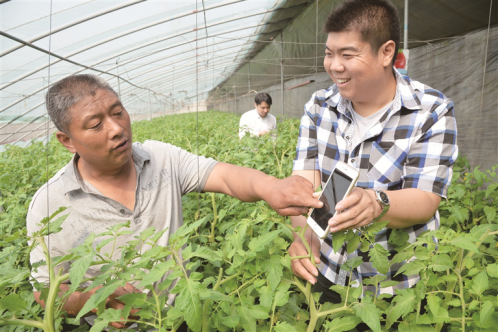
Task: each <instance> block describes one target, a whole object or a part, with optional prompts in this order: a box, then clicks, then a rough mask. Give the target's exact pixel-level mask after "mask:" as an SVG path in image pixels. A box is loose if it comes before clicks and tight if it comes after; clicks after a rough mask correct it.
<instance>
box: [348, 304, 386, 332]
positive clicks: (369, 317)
mask: <svg viewBox="0 0 498 332" xmlns="http://www.w3.org/2000/svg"><path fill="white" fill-rule="evenodd" d="M353 311H354V313H355V315H356V316H358V317H360V318H361V320H362V321H363V322H364V323H366V324H367V325H368V327H370V328H371V329H372V330H373V331H374V332H380V331H381V330H380V320H379V317H380V313H379V310H378V309H377V307H376V306H375V304H373V303H372V298H371V297H368V296H367V297H364V298H363V299H362V300H361V303H359V304H355V305H354V306H353Z"/></svg>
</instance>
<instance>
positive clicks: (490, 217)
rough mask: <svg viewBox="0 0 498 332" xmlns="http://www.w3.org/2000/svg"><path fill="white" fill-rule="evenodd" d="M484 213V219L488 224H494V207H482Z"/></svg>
mask: <svg viewBox="0 0 498 332" xmlns="http://www.w3.org/2000/svg"><path fill="white" fill-rule="evenodd" d="M483 210H484V213H485V214H486V219H488V222H489V223H492V222H494V223H496V222H497V221H496V210H495V208H494V207H491V206H485V207H484V209H483Z"/></svg>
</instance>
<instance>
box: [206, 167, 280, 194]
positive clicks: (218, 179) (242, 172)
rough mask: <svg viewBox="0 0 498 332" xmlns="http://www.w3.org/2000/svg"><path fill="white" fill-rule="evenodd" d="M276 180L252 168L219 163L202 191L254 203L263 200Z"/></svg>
mask: <svg viewBox="0 0 498 332" xmlns="http://www.w3.org/2000/svg"><path fill="white" fill-rule="evenodd" d="M277 180H278V179H277V178H275V177H272V176H269V175H266V174H265V173H263V172H261V171H258V170H255V169H252V168H247V167H240V166H235V165H231V164H226V163H221V162H220V163H218V164H217V165H216V166H215V168H214V169H213V171H212V174H211V175H210V176H209V178H208V181H207V183H206V186H205V187H204V191H210V192H218V193H223V194H227V195H230V196H232V197H235V198H237V199H239V200H241V201H243V202H256V201H259V200H262V199H265V196H266V193H265V191H267V190H265V189H268V188H269V187H271V186H272V184H273V183H274V182H275V181H277Z"/></svg>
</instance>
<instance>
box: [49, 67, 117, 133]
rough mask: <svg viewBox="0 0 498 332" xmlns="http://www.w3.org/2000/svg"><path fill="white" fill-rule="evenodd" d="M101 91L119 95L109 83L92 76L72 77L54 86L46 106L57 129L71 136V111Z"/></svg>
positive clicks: (50, 90)
mask: <svg viewBox="0 0 498 332" xmlns="http://www.w3.org/2000/svg"><path fill="white" fill-rule="evenodd" d="M101 89H102V90H108V91H111V92H112V93H114V94H115V95H116V96H117V95H118V94H117V93H116V91H114V90H113V88H112V87H111V86H110V85H109V83H107V81H105V80H104V79H103V78H101V77H100V76H97V75H91V74H80V75H71V76H68V77H65V78H63V79H61V80H60V81H58V82H57V83H55V84H54V85H52V87H51V88H50V89H49V90H48V92H47V95H46V96H45V105H46V107H47V111H48V115H49V116H50V119H51V120H52V122H53V123H54V125H55V127H56V128H57V129H58V130H60V131H62V132H63V133H66V134H68V135H69V125H70V124H71V116H70V114H69V109H70V108H71V107H72V106H73V105H74V104H76V103H78V102H79V101H80V100H82V99H83V98H85V97H86V96H95V94H96V93H97V90H101Z"/></svg>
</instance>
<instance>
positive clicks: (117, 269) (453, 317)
mask: <svg viewBox="0 0 498 332" xmlns="http://www.w3.org/2000/svg"><path fill="white" fill-rule="evenodd" d="M238 120H239V119H238V117H237V116H235V115H233V114H224V113H220V112H206V113H200V114H198V115H197V114H183V115H172V116H167V117H161V118H156V119H154V120H153V121H142V122H138V123H134V124H133V133H134V135H135V137H134V140H135V141H143V140H145V139H156V140H161V141H165V142H169V143H172V144H175V145H177V146H180V147H182V148H184V149H186V150H188V151H191V152H193V153H197V154H200V155H205V156H207V157H213V158H215V159H217V160H220V161H224V162H229V163H233V164H237V165H241V166H247V167H251V168H256V169H259V170H262V171H263V172H265V173H267V174H271V175H273V176H276V177H280V178H281V177H285V176H289V175H290V172H291V169H292V160H293V158H294V153H295V152H294V151H295V149H294V147H295V143H296V138H297V136H298V125H299V121H298V120H296V119H289V120H285V121H283V122H282V123H279V134H278V138H277V139H276V141H273V140H271V139H270V138H262V139H253V138H250V137H245V138H244V139H242V140H239V139H238V136H237V126H238ZM47 152H48V153H47ZM47 156H48V157H47ZM70 157H71V156H70V154H69V153H68V152H67V151H65V150H64V148H63V147H62V146H61V145H60V144H58V143H57V142H56V141H51V142H50V144H49V145H48V146H44V145H42V144H41V143H37V144H34V145H32V146H30V147H28V148H26V149H21V148H17V147H10V148H9V149H8V150H7V151H6V152H4V153H2V154H0V192H1V193H2V197H0V206H2V207H3V208H4V212H3V213H0V231H1V233H0V234H1V235H0V248H1V249H2V251H1V254H0V330H2V331H4V330H5V331H40V330H44V331H51V332H52V331H57V330H62V323H66V324H67V323H71V324H74V325H79V317H77V319H72V318H68V317H67V315H66V314H65V313H64V312H63V311H62V310H61V305H62V303H63V301H64V300H65V298H66V297H67V296H68V295H69V294H70V293H71V292H74V291H75V290H82V288H80V285H81V283H83V282H89V283H90V284H91V285H90V286H89V287H88V288H87V289H91V288H94V287H96V286H102V287H101V288H100V289H99V290H97V291H96V292H95V294H94V295H92V296H91V297H90V300H89V301H88V302H87V305H86V306H85V307H84V309H83V310H82V311H81V312H80V314H79V316H82V315H84V314H85V313H87V312H89V311H90V310H94V309H96V311H97V313H98V318H97V319H96V321H95V322H96V323H95V325H94V326H93V328H92V329H91V331H101V330H103V329H104V328H106V327H108V324H109V323H110V322H113V321H121V320H122V318H121V317H128V316H129V313H130V312H131V309H132V308H134V309H140V310H139V311H138V312H137V313H136V315H137V316H136V317H135V316H133V317H135V318H132V320H133V321H135V322H136V323H137V324H138V327H139V329H140V330H141V331H147V330H150V329H153V328H156V329H157V330H158V331H173V330H176V329H177V328H178V326H180V324H181V323H182V322H184V321H185V322H186V323H187V324H188V326H189V328H190V329H191V330H192V331H313V330H319V331H353V330H354V329H355V328H356V327H357V325H358V324H360V323H364V324H366V325H367V326H368V327H369V328H370V329H372V330H373V331H381V330H383V331H386V330H393V331H395V330H399V331H441V330H442V329H443V328H444V329H446V330H447V331H461V330H468V331H492V330H493V329H494V328H495V327H496V324H498V315H497V307H498V301H497V294H498V280H497V279H498V263H497V261H496V260H497V257H498V250H497V238H496V234H498V220H497V217H496V213H497V208H496V206H498V204H497V201H498V182H497V178H496V172H495V169H496V167H493V168H492V169H491V170H488V171H485V172H482V171H480V169H479V167H477V168H474V169H473V170H470V169H469V164H468V162H467V161H466V160H465V159H464V158H461V159H459V160H458V163H457V165H455V168H454V178H453V182H452V185H451V187H450V190H449V192H448V200H445V201H443V202H442V203H441V207H440V213H441V228H440V229H439V230H436V231H431V232H426V233H424V234H422V235H421V236H420V237H419V238H418V239H417V240H416V242H414V243H408V242H407V240H408V236H407V234H406V233H405V232H403V231H402V230H394V231H393V232H392V233H391V236H390V239H389V241H390V243H391V244H392V245H394V246H395V247H396V248H397V254H396V255H394V256H393V257H388V255H389V252H386V251H385V250H384V249H383V248H382V247H380V246H379V245H374V243H373V238H374V236H375V233H377V232H378V231H380V229H382V227H383V226H384V225H385V224H383V223H376V224H374V225H371V226H369V227H368V228H366V229H363V230H362V232H359V233H355V232H352V231H348V232H344V233H337V234H335V235H334V241H333V243H334V246H339V247H340V246H341V245H342V244H343V243H347V250H348V252H353V251H354V250H356V249H357V248H358V247H361V248H364V249H365V248H370V250H369V258H370V260H371V261H372V263H373V265H374V267H375V268H377V270H378V271H380V272H386V271H388V268H389V265H390V264H393V263H395V262H398V263H399V262H404V261H407V262H406V263H404V265H403V267H402V269H401V270H400V272H399V273H400V274H405V275H412V274H415V273H418V274H420V276H421V280H420V282H419V283H418V284H417V285H416V286H415V287H413V288H411V289H404V290H397V291H396V295H395V296H394V297H392V298H391V299H389V296H386V295H385V294H384V295H383V294H372V293H370V292H365V294H362V287H361V286H363V285H374V286H375V288H376V289H378V288H379V287H395V286H396V284H397V282H394V281H385V279H386V277H385V276H382V275H377V276H375V277H373V278H369V279H366V280H363V281H362V283H363V284H362V285H354V286H360V287H353V285H352V286H351V287H345V286H337V285H336V286H333V287H334V290H335V291H337V292H338V293H339V294H340V295H341V298H342V300H343V303H342V304H337V305H331V304H323V305H320V304H318V303H317V297H316V296H313V294H311V285H310V284H307V283H306V282H303V281H302V280H299V279H297V278H296V277H294V275H293V274H292V271H291V269H290V262H291V259H290V257H289V256H288V254H287V247H288V246H289V244H290V242H291V241H292V232H291V231H292V230H293V229H292V227H291V226H290V223H289V221H288V220H287V219H285V218H283V217H280V216H278V215H277V214H276V213H275V212H274V211H272V210H271V209H270V208H269V207H268V206H267V205H266V204H265V203H262V202H259V203H250V204H248V203H244V204H242V203H240V202H239V201H237V200H236V199H233V198H231V197H227V196H224V195H219V194H189V195H187V196H184V197H183V209H184V219H185V225H184V226H183V227H182V228H180V229H179V230H178V231H177V232H176V233H175V234H173V235H172V236H171V237H170V241H169V244H168V246H167V247H160V246H157V245H155V243H156V242H157V239H158V238H159V237H160V236H161V234H162V232H161V230H154V229H147V230H145V231H143V232H142V233H141V234H136V235H135V236H136V239H137V240H136V241H132V242H130V243H128V244H127V245H126V247H123V248H120V249H121V250H122V252H123V253H124V255H123V256H122V257H121V258H120V259H119V260H112V259H111V258H110V256H109V255H107V256H106V255H104V254H101V253H100V249H101V248H102V246H103V245H105V244H106V243H108V242H107V241H113V239H115V238H116V237H119V236H120V235H121V234H124V233H125V232H127V231H128V226H129V225H128V224H121V225H119V226H115V227H112V228H109V229H108V230H107V231H106V232H104V233H102V234H93V235H92V236H91V237H90V238H88V239H87V241H85V243H84V244H82V245H81V246H79V247H77V248H75V249H74V250H73V251H72V252H71V253H70V254H69V255H66V256H64V257H49V256H47V257H46V261H47V262H51V263H52V264H53V265H56V264H59V263H61V262H64V261H71V262H72V265H71V269H70V271H69V273H67V274H66V275H55V274H54V277H53V279H52V284H51V286H50V287H48V286H44V285H41V284H38V283H36V282H34V286H35V287H36V288H37V289H39V290H41V291H42V296H43V297H44V298H45V299H46V303H47V310H43V309H42V308H41V307H40V306H39V305H38V304H37V303H36V302H35V301H34V297H33V292H32V286H31V283H30V281H34V280H33V279H32V278H31V271H32V269H34V268H36V266H30V264H29V258H28V255H29V252H30V250H32V248H33V247H34V246H35V245H42V246H43V245H44V243H43V240H42V237H41V236H42V235H43V234H44V233H43V232H46V229H47V228H44V229H42V230H40V232H39V233H38V234H35V235H34V236H33V238H32V239H31V240H32V242H30V244H28V238H27V235H26V228H25V217H26V211H27V208H28V204H29V202H30V200H31V198H32V196H33V194H34V193H35V191H36V190H37V188H39V187H40V186H41V185H43V183H45V182H46V181H47V179H49V178H50V177H51V176H53V175H54V174H55V173H56V172H57V171H58V170H59V169H60V168H61V167H62V166H64V165H65V164H66V163H67V162H68V160H69V158H70ZM47 161H48V163H47ZM47 165H48V166H47ZM64 216H65V214H64V211H58V213H57V214H54V215H53V216H50V217H49V218H46V219H45V220H44V221H43V224H45V225H48V223H50V225H51V227H50V231H51V232H56V231H57V228H58V227H57V226H60V227H64V223H63V221H64ZM295 231H297V232H298V233H299V234H300V236H304V235H303V234H304V233H303V232H304V230H301V229H299V230H295ZM103 236H105V238H106V240H104V241H100V240H101V238H102V237H103ZM435 240H437V242H435ZM31 243H32V244H31ZM97 243H98V244H97ZM145 244H150V245H152V248H153V249H151V250H148V251H145V252H143V251H142V250H140V249H141V247H142V246H143V245H145ZM182 247H184V249H183V250H181V248H182ZM180 250H181V253H182V255H180ZM361 263H362V259H361V258H360V257H356V258H354V259H351V260H349V261H347V262H346V263H345V264H344V268H346V269H349V270H348V271H349V273H351V271H352V270H353V269H355V268H356V267H358V266H359V264H361ZM96 264H99V265H102V268H101V271H102V274H101V275H100V276H98V277H96V278H94V279H93V280H92V279H91V280H88V279H85V278H84V272H85V271H86V270H87V269H88V267H89V266H91V265H96ZM66 281H70V282H71V289H70V290H69V291H68V292H66V294H64V295H63V296H62V297H59V295H58V294H57V289H58V285H59V284H60V283H61V282H66ZM130 281H134V282H137V283H139V285H140V287H142V288H143V289H144V291H147V292H148V294H147V295H146V294H144V293H142V294H134V293H133V294H127V295H124V296H122V297H120V300H121V301H122V302H123V303H125V306H124V308H123V309H121V310H115V309H105V301H106V297H107V296H108V295H109V294H111V293H112V292H113V291H114V290H115V289H117V288H118V287H121V286H123V285H124V284H125V283H126V282H130ZM175 294H176V301H175V302H174V304H173V305H172V304H171V303H170V302H168V298H169V296H172V295H175ZM315 295H317V294H315ZM388 300H390V302H389V301H388ZM422 301H425V302H422ZM423 303H426V304H425V305H424V304H423ZM49 308H51V309H49ZM19 324H21V325H19ZM75 328H78V326H76V327H75ZM89 329H90V327H87V326H84V325H81V326H79V328H78V331H86V330H89Z"/></svg>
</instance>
